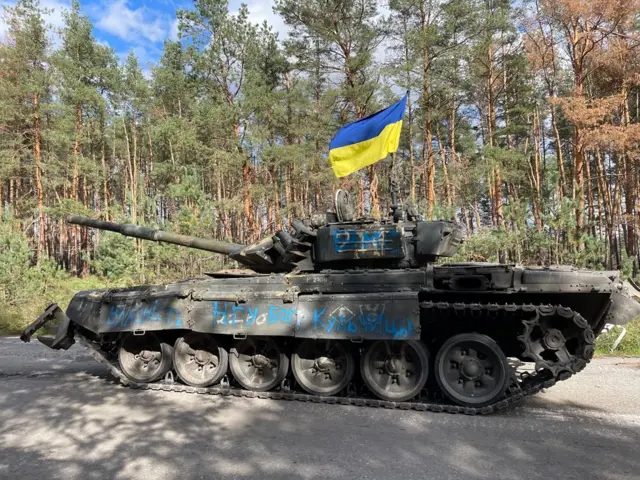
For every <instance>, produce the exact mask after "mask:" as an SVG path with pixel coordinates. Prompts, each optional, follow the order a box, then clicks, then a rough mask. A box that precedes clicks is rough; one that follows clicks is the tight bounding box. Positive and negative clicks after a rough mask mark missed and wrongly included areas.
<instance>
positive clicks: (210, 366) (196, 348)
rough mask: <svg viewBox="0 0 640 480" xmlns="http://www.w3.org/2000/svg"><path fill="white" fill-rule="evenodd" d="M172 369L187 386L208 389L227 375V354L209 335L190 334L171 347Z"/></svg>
mask: <svg viewBox="0 0 640 480" xmlns="http://www.w3.org/2000/svg"><path fill="white" fill-rule="evenodd" d="M173 367H174V368H175V370H176V373H177V374H178V376H179V377H180V378H181V379H182V381H183V382H184V383H186V384H187V385H191V386H192V387H208V386H210V385H214V384H216V383H218V382H219V381H220V380H221V379H222V377H223V376H224V375H225V374H226V373H227V369H228V368H229V354H228V353H227V351H226V350H225V349H224V348H222V347H221V346H220V345H219V344H218V342H217V341H216V339H215V338H214V337H212V336H211V335H207V334H206V333H198V332H190V333H187V334H186V335H185V336H184V337H180V338H178V340H176V343H175V345H174V346H173Z"/></svg>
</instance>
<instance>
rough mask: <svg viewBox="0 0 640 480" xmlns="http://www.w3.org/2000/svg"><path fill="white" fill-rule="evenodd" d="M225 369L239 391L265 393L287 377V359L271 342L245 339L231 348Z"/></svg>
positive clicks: (256, 338) (263, 339)
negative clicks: (228, 369) (228, 370)
mask: <svg viewBox="0 0 640 480" xmlns="http://www.w3.org/2000/svg"><path fill="white" fill-rule="evenodd" d="M229 366H230V367H231V373H232V374H233V377H234V378H235V379H236V381H237V382H238V383H239V384H240V385H242V387H243V388H246V389H247V390H253V391H255V392H266V391H267V390H271V389H272V388H274V387H276V386H278V385H280V383H281V382H282V380H283V379H284V377H285V376H286V375H287V372H288V371H289V358H288V357H287V356H286V355H285V354H284V353H282V351H281V350H280V348H278V345H277V344H276V342H274V341H273V340H272V339H270V338H260V337H249V338H246V339H245V340H240V341H238V342H237V343H236V344H235V346H234V348H232V349H231V352H230V355H229Z"/></svg>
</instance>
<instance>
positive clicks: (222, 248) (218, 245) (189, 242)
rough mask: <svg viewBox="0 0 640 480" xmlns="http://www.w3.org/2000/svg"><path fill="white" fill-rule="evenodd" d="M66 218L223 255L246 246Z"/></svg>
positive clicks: (74, 223) (99, 228)
mask: <svg viewBox="0 0 640 480" xmlns="http://www.w3.org/2000/svg"><path fill="white" fill-rule="evenodd" d="M65 220H66V221H67V223H71V224H73V225H82V226H84V227H90V228H96V229H98V230H107V231H110V232H116V233H119V234H121V235H124V236H126V237H134V238H141V239H144V240H152V241H154V242H164V243H172V244H174V245H181V246H183V247H189V248H196V249H199V250H206V251H207V252H214V253H220V254H223V255H233V254H235V253H238V252H239V251H240V250H242V249H243V248H244V245H241V244H238V243H228V242H221V241H219V240H210V239H207V238H197V237H190V236H188V235H180V234H177V233H171V232H164V231H162V230H157V229H155V228H150V227H142V226H140V225H133V224H127V223H112V222H105V221H104V220H97V219H94V218H88V217H82V216H78V215H68V216H67V217H66V219H65Z"/></svg>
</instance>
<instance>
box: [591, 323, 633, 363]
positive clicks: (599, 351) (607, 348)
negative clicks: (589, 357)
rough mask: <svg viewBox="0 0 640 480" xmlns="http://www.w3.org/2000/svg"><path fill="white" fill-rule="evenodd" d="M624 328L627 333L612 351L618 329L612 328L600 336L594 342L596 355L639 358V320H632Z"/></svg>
mask: <svg viewBox="0 0 640 480" xmlns="http://www.w3.org/2000/svg"><path fill="white" fill-rule="evenodd" d="M624 327H625V328H626V329H627V333H626V334H625V336H624V338H623V339H622V341H621V342H620V345H618V346H617V347H616V349H615V350H614V351H611V349H612V348H613V343H614V342H615V341H616V339H617V338H618V336H619V335H620V333H621V330H620V328H614V329H612V330H610V331H609V332H606V333H603V334H602V335H600V336H599V337H598V340H597V342H596V355H617V356H633V357H640V318H636V319H635V320H632V321H631V322H629V323H628V324H627V325H625V326H624Z"/></svg>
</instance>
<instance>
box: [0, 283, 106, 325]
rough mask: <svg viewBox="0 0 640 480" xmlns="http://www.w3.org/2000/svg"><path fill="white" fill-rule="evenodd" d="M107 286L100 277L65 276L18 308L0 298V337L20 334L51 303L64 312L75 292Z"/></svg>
mask: <svg viewBox="0 0 640 480" xmlns="http://www.w3.org/2000/svg"><path fill="white" fill-rule="evenodd" d="M108 286H109V284H108V281H107V280H106V279H104V278H101V277H95V276H90V277H88V278H86V279H84V280H83V279H80V278H75V277H71V276H68V277H67V276H65V277H63V278H59V279H55V280H53V281H51V282H50V283H49V284H48V285H47V286H46V289H45V291H43V292H37V293H34V294H33V296H31V297H30V298H29V300H28V301H23V302H21V303H20V304H19V306H17V305H15V304H13V303H10V302H6V301H3V300H2V298H0V336H7V335H18V334H20V333H21V332H22V330H23V329H24V328H25V327H26V326H27V325H29V324H30V323H31V322H33V321H34V320H35V319H36V318H38V316H39V315H40V314H41V313H42V312H43V311H44V309H45V308H47V306H49V305H50V304H52V303H57V304H58V305H60V307H61V308H62V309H63V310H66V308H67V305H68V304H69V302H70V301H71V298H72V297H73V296H74V295H75V294H76V293H77V292H79V291H81V290H93V289H97V288H108Z"/></svg>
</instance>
